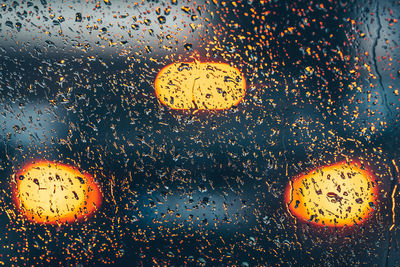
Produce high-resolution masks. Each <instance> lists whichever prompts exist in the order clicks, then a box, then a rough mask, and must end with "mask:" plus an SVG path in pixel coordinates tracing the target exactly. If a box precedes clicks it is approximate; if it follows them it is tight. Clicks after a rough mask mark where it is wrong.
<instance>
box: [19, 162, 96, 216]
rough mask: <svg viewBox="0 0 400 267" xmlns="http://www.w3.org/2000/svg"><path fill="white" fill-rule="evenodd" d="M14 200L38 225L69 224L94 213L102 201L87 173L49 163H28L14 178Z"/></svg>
mask: <svg viewBox="0 0 400 267" xmlns="http://www.w3.org/2000/svg"><path fill="white" fill-rule="evenodd" d="M14 200H15V202H16V205H17V207H18V209H19V210H20V212H21V213H22V214H23V215H24V216H25V217H26V218H28V219H29V220H31V221H33V222H37V223H45V224H56V223H65V222H68V223H71V222H75V221H78V220H81V219H83V218H84V217H87V216H89V215H91V214H92V213H93V212H94V211H96V210H97V209H98V208H99V207H100V205H101V201H102V195H101V192H100V189H99V187H98V186H97V184H96V183H95V181H94V179H93V177H92V176H91V175H90V174H87V173H83V172H81V171H79V170H78V169H77V168H75V167H72V166H70V165H66V164H61V163H57V162H52V161H36V162H32V163H29V164H27V165H26V166H24V167H23V168H22V169H21V170H19V171H18V172H17V173H16V174H15V176H14Z"/></svg>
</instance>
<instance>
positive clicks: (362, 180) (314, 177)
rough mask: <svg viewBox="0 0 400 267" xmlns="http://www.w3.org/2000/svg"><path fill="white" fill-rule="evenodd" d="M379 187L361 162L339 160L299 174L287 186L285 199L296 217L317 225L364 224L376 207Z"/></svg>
mask: <svg viewBox="0 0 400 267" xmlns="http://www.w3.org/2000/svg"><path fill="white" fill-rule="evenodd" d="M377 196H378V187H377V184H376V181H375V178H374V175H373V174H372V172H370V171H367V170H364V169H362V168H361V167H360V163H346V162H340V163H336V164H333V165H330V166H326V167H322V168H317V169H314V170H312V171H311V172H309V173H307V174H304V175H300V176H298V177H297V178H295V179H293V180H292V181H291V182H289V184H288V185H287V188H286V192H285V202H286V204H287V205H288V208H289V211H290V212H291V213H292V214H293V215H294V216H296V217H297V218H298V219H300V220H303V221H309V222H311V223H313V224H315V225H320V226H336V227H341V226H345V225H347V226H352V225H356V224H360V223H363V222H364V221H365V220H366V219H367V218H369V217H370V215H371V214H372V212H373V210H374V209H375V207H376V200H377Z"/></svg>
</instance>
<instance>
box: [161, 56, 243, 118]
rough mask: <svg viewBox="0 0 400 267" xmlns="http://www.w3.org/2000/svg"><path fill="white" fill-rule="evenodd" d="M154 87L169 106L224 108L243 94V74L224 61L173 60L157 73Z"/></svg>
mask: <svg viewBox="0 0 400 267" xmlns="http://www.w3.org/2000/svg"><path fill="white" fill-rule="evenodd" d="M154 86H155V89H156V95H157V97H158V99H159V100H160V101H161V102H162V103H163V104H164V105H166V106H169V107H171V108H172V109H196V110H204V109H217V110H221V109H227V108H230V107H231V106H234V105H237V104H239V102H240V101H241V100H242V99H243V97H244V96H245V94H246V80H245V78H244V76H243V75H242V74H241V72H240V71H239V70H238V69H237V68H234V67H231V66H230V65H229V64H226V63H212V62H205V63H199V62H191V63H189V62H179V63H173V64H170V65H168V66H166V67H164V68H163V69H162V70H161V71H160V72H159V73H158V75H157V77H156V80H155V84H154Z"/></svg>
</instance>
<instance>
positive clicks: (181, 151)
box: [0, 0, 400, 266]
mask: <svg viewBox="0 0 400 267" xmlns="http://www.w3.org/2000/svg"><path fill="white" fill-rule="evenodd" d="M399 12H400V4H399V2H397V1H378V0H376V1H318V2H315V1H250V0H248V1H220V0H218V1H217V0H215V1H207V0H200V1H190V0H186V1H183V0H172V1H169V0H168V1H129V2H128V1H116V0H111V1H90V0H89V1H68V2H67V1H46V0H41V1H18V2H17V1H10V0H7V1H4V0H3V1H2V2H0V40H1V41H0V105H1V107H2V109H1V116H0V139H1V142H0V174H1V180H0V186H1V191H0V197H1V205H0V216H1V219H0V224H1V227H0V228H1V229H2V230H1V232H2V234H1V237H0V261H1V262H2V263H4V264H5V265H11V264H14V265H17V266H18V265H22V264H28V265H31V264H34V265H60V266H66V265H74V266H76V265H78V266H79V265H84V266H86V265H101V264H107V265H110V264H112V265H124V266H125V265H126V266H136V265H138V266H141V265H145V266H149V265H178V266H181V265H200V266H204V265H207V266H226V265H236V266H257V265H272V266H277V265H282V266H287V265H314V266H317V265H328V266H349V265H356V266H358V265H368V266H397V265H399V264H400V263H399V260H400V253H399V249H400V248H399V241H400V239H399V233H400V232H399V220H400V218H399V217H398V214H399V213H398V212H397V211H398V209H399V204H398V201H399V193H398V191H394V188H395V185H396V184H397V183H398V175H399V174H398V173H397V171H396V166H397V165H396V164H399V163H398V161H399V149H398V147H399V127H398V120H399V114H400V113H399V107H400V102H399V87H400V83H399V78H400V58H399V53H397V52H396V51H398V49H399V41H400V40H399V36H400V35H399V27H400V26H399V25H400V24H399V23H398V21H397V20H398V18H399ZM193 60H200V61H218V62H227V63H230V64H232V65H234V66H236V67H238V68H239V69H240V70H241V71H242V72H243V74H244V75H245V77H246V81H247V85H248V89H247V93H246V96H245V98H244V100H243V101H242V102H241V103H240V104H239V105H238V106H236V107H232V108H230V109H228V110H224V111H201V112H193V111H176V110H171V109H169V108H168V107H166V106H163V105H162V104H161V103H160V102H159V101H158V100H157V98H156V96H155V93H154V87H153V83H154V79H155V77H156V75H157V73H158V72H159V71H160V70H161V68H162V67H163V66H165V65H167V64H170V63H172V62H178V61H193ZM348 158H354V159H359V160H361V161H363V163H364V164H365V165H368V167H370V168H371V169H372V170H373V171H374V173H375V175H376V176H377V177H378V185H379V188H380V196H379V207H378V208H377V211H376V213H375V214H374V216H373V217H372V218H370V219H369V220H368V221H367V222H366V223H364V224H362V225H360V226H354V227H347V228H345V229H325V228H321V229H319V228H316V227H315V226H311V225H309V224H307V223H301V222H299V221H297V220H296V219H295V218H294V217H292V216H291V214H290V213H289V212H288V210H287V209H286V206H285V203H284V201H283V192H284V189H285V187H286V185H287V183H288V182H289V180H290V179H291V178H292V177H294V176H295V175H298V174H299V173H302V172H305V171H307V170H311V169H314V168H316V167H318V166H322V165H326V164H331V163H335V162H338V161H341V160H344V159H348ZM33 159H48V160H54V161H58V162H63V163H67V164H71V165H74V166H78V167H80V168H82V169H83V170H86V171H88V172H89V173H92V174H94V175H95V178H96V180H97V181H98V182H99V184H100V185H101V188H102V192H103V197H104V202H103V203H104V204H103V206H102V208H101V210H99V211H98V212H97V213H96V215H95V216H94V217H93V218H90V219H89V220H87V221H84V222H79V223H76V224H72V225H63V226H55V225H46V226H44V225H37V224H34V223H31V222H28V221H27V220H25V219H24V218H23V217H22V216H21V215H19V214H17V213H16V210H15V207H14V203H13V202H12V199H11V185H10V183H11V175H12V174H13V173H14V172H15V171H16V170H18V169H20V168H21V167H22V166H23V165H24V163H26V162H28V161H30V160H33ZM392 226H393V227H392Z"/></svg>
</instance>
